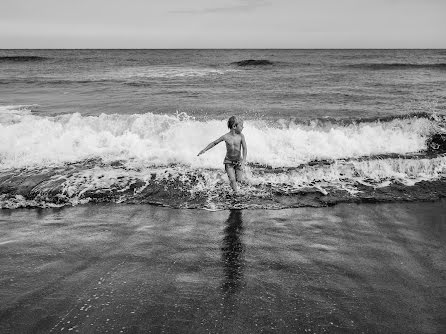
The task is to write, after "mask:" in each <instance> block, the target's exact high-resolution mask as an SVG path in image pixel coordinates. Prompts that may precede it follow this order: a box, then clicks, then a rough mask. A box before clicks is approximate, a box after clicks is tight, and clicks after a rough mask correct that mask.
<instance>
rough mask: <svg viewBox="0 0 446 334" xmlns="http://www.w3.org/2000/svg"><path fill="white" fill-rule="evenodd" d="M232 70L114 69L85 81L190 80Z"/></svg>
mask: <svg viewBox="0 0 446 334" xmlns="http://www.w3.org/2000/svg"><path fill="white" fill-rule="evenodd" d="M229 71H231V72H233V71H236V70H234V69H224V70H223V69H216V68H210V67H209V68H207V67H182V66H135V67H124V68H121V69H114V70H112V71H109V72H103V73H100V74H89V75H88V76H87V79H92V80H99V79H100V80H104V79H107V80H129V79H144V78H181V77H185V78H190V77H204V76H208V75H222V74H225V73H226V72H229Z"/></svg>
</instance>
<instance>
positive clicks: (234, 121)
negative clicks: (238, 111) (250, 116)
mask: <svg viewBox="0 0 446 334" xmlns="http://www.w3.org/2000/svg"><path fill="white" fill-rule="evenodd" d="M228 128H229V130H233V129H234V130H235V132H236V133H241V132H242V130H243V120H242V119H241V118H238V117H235V116H231V117H229V119H228Z"/></svg>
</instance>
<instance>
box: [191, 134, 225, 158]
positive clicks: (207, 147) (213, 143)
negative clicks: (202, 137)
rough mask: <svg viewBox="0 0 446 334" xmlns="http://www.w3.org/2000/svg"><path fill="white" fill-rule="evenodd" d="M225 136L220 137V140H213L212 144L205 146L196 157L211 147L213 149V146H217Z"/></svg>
mask: <svg viewBox="0 0 446 334" xmlns="http://www.w3.org/2000/svg"><path fill="white" fill-rule="evenodd" d="M224 137H225V136H221V137H220V138H218V139H216V140H214V141H213V142H212V143H210V144H209V145H208V146H206V147H205V148H204V149H202V150H201V151H200V152H199V153H198V154H197V157H198V156H199V155H201V154H203V153H204V152H206V151H207V150H209V149H211V148H212V147H214V146H215V145H217V144H218V143H219V142H221V141H223V140H225V138H224Z"/></svg>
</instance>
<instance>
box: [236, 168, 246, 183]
mask: <svg viewBox="0 0 446 334" xmlns="http://www.w3.org/2000/svg"><path fill="white" fill-rule="evenodd" d="M235 179H236V180H237V181H238V182H245V171H244V169H243V168H242V167H241V166H238V167H236V168H235Z"/></svg>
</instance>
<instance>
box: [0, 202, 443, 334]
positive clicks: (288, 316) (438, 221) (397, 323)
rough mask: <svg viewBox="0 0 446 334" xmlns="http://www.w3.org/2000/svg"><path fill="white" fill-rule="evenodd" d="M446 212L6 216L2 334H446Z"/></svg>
mask: <svg viewBox="0 0 446 334" xmlns="http://www.w3.org/2000/svg"><path fill="white" fill-rule="evenodd" d="M445 208H446V201H445V200H442V201H437V202H416V203H397V204H395V203H392V204H361V205H357V204H340V205H337V206H335V207H329V208H299V209H286V210H277V211H274V210H243V211H241V210H233V211H219V212H208V211H203V210H179V209H169V208H163V207H154V206H148V205H116V204H107V205H85V206H78V207H69V208H62V209H17V210H1V211H0V300H1V303H0V332H1V333H65V332H71V333H73V332H78V333H162V332H164V333H262V332H263V333H269V332H279V333H361V332H363V333H445V332H446V313H445V311H444V310H445V309H446V249H445V248H446V247H445V244H446V243H445V241H446V209H445Z"/></svg>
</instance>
